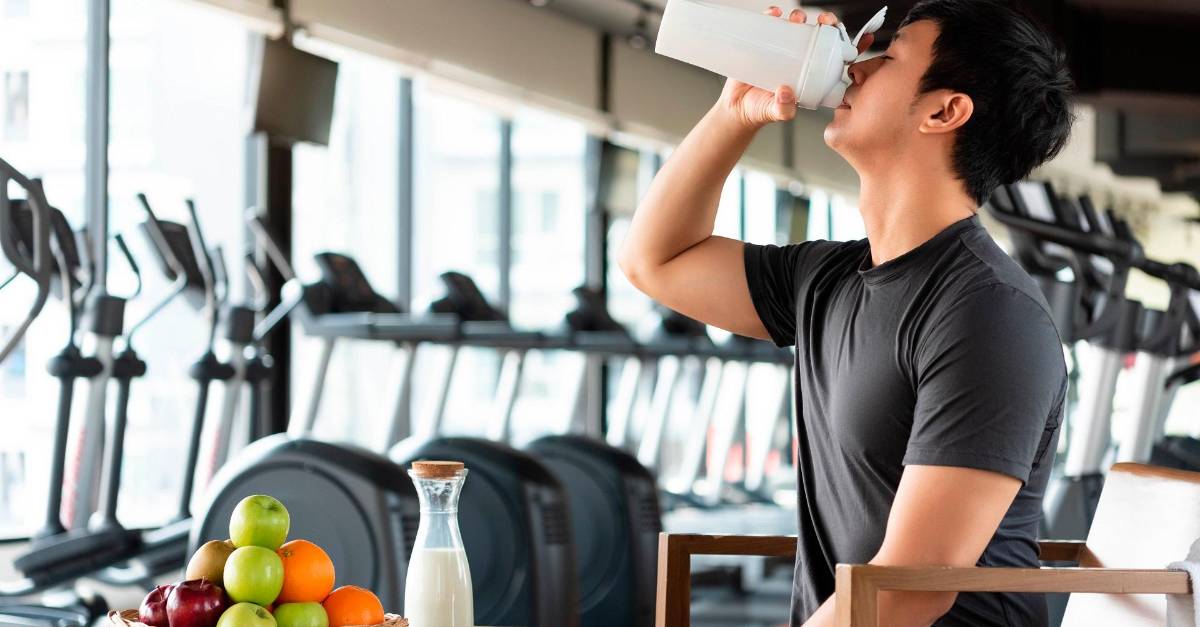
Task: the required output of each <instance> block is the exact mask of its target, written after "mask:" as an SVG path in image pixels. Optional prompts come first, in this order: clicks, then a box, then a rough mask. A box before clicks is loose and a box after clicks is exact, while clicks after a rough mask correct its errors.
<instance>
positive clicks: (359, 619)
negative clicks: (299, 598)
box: [321, 586, 383, 627]
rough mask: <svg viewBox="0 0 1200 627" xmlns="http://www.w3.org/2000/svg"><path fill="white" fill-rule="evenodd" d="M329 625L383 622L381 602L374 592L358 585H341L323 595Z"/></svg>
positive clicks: (336, 626)
mask: <svg viewBox="0 0 1200 627" xmlns="http://www.w3.org/2000/svg"><path fill="white" fill-rule="evenodd" d="M321 605H323V606H325V613H326V614H327V615H329V627H344V626H345V625H378V624H379V623H382V622H383V604H382V603H380V602H379V597H377V596H375V593H373V592H371V591H370V590H367V589H366V588H360V587H358V586H342V587H341V588H338V589H337V590H334V591H333V592H330V593H329V596H328V597H325V602H324V603H322V604H321Z"/></svg>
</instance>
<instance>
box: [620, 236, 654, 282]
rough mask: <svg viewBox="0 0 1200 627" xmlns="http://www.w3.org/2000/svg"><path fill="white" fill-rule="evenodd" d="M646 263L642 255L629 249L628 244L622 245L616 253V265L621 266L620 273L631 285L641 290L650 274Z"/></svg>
mask: <svg viewBox="0 0 1200 627" xmlns="http://www.w3.org/2000/svg"><path fill="white" fill-rule="evenodd" d="M646 265H647V264H646V261H645V258H644V256H642V255H639V254H638V253H637V252H636V251H633V250H630V249H629V247H628V246H624V247H622V248H621V252H620V254H619V255H617V266H618V267H619V268H621V273H622V274H624V275H625V278H626V279H629V283H630V284H631V285H633V286H634V287H636V288H638V289H639V290H642V291H643V292H644V291H646V279H647V277H648V276H649V274H650V271H649V270H648V269H647V267H646Z"/></svg>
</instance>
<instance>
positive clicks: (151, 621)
mask: <svg viewBox="0 0 1200 627" xmlns="http://www.w3.org/2000/svg"><path fill="white" fill-rule="evenodd" d="M174 589H175V584H169V585H165V586H159V587H157V588H155V589H153V590H151V591H150V594H147V595H146V598H145V600H143V601H142V606H141V607H139V608H138V620H139V621H141V622H143V623H146V624H147V625H149V626H150V627H170V623H169V622H168V621H167V598H168V597H170V596H171V591H172V590H174Z"/></svg>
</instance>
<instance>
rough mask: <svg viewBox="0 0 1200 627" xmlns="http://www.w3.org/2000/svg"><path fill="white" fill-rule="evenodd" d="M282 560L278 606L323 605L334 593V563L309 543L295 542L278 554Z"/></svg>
mask: <svg viewBox="0 0 1200 627" xmlns="http://www.w3.org/2000/svg"><path fill="white" fill-rule="evenodd" d="M275 552H276V553H278V554H279V559H281V560H283V588H281V589H280V591H279V596H278V597H276V599H275V603H320V602H321V601H324V600H325V597H326V596H329V591H330V590H333V580H334V571H333V560H331V559H329V556H328V555H326V553H325V551H324V550H323V549H322V548H321V547H319V546H317V545H315V544H313V543H312V542H309V541H308V540H292V541H291V542H288V543H286V544H284V545H283V546H281V547H279V548H278V549H276V551H275Z"/></svg>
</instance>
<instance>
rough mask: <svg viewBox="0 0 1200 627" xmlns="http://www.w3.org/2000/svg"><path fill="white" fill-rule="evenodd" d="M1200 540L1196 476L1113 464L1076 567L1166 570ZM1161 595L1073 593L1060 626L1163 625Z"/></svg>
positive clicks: (1198, 479)
mask: <svg viewBox="0 0 1200 627" xmlns="http://www.w3.org/2000/svg"><path fill="white" fill-rule="evenodd" d="M1197 538H1200V472H1187V471H1183V470H1174V469H1170V468H1161V467H1159V466H1147V465H1144V464H1116V465H1114V466H1113V467H1112V469H1111V470H1110V471H1109V473H1108V478H1107V479H1105V481H1104V490H1103V491H1102V492H1101V493H1100V503H1099V504H1098V505H1097V507H1096V518H1095V520H1093V521H1092V527H1091V530H1090V532H1089V533H1088V538H1087V549H1088V550H1087V551H1086V552H1085V554H1084V555H1083V556H1081V558H1080V562H1079V565H1080V566H1086V567H1103V568H1166V567H1167V564H1169V563H1171V562H1175V561H1180V560H1183V559H1185V558H1187V554H1188V549H1189V548H1190V547H1191V545H1192V543H1193V542H1195V541H1196V539H1197ZM1166 612H1167V604H1166V598H1165V597H1164V596H1163V595H1160V594H1155V595H1134V594H1075V595H1072V596H1071V600H1070V602H1069V603H1068V604H1067V613H1066V616H1065V617H1064V619H1063V625H1064V627H1077V626H1078V627H1082V626H1085V625H1086V626H1091V625H1123V626H1127V627H1137V626H1140V625H1147V626H1148V625H1156V626H1158V625H1164V624H1166Z"/></svg>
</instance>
